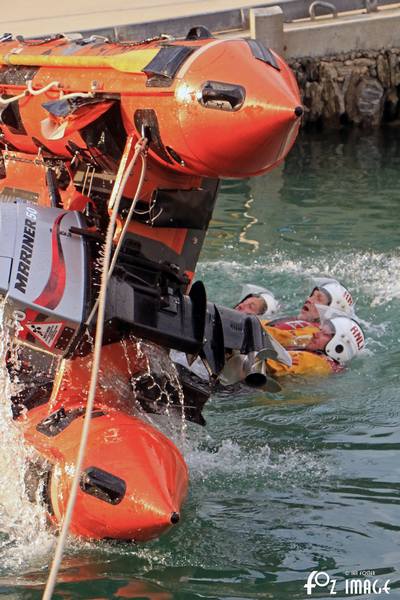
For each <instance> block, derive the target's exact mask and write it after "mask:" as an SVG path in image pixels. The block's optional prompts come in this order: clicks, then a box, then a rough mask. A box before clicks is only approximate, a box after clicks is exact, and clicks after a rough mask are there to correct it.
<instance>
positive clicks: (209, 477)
mask: <svg viewBox="0 0 400 600" xmlns="http://www.w3.org/2000/svg"><path fill="white" fill-rule="evenodd" d="M399 172H400V132H399V131H397V130H396V129H388V130H384V131H380V132H378V133H374V134H367V133H358V132H347V133H334V134H330V135H328V134H325V135H323V134H307V135H305V134H303V135H302V137H301V138H300V139H299V141H298V142H297V144H296V146H295V148H294V149H293V151H292V153H291V154H290V156H289V158H288V159H287V160H286V162H285V164H284V165H283V166H282V167H281V168H280V169H278V170H276V171H274V172H271V173H269V174H267V175H265V176H263V177H260V178H257V179H253V180H246V181H227V182H224V185H223V187H222V192H221V195H220V198H219V203H218V207H217V209H216V211H215V214H214V219H213V221H212V224H211V227H210V230H209V233H208V237H207V240H206V244H205V247H204V249H203V253H202V258H201V262H200V265H199V269H198V277H199V278H202V279H203V280H204V281H205V283H206V285H207V288H208V294H209V297H210V298H211V299H213V300H216V301H218V302H221V303H225V304H227V305H233V304H234V303H235V302H236V301H237V300H238V299H239V296H240V288H241V284H242V283H258V284H261V285H265V286H266V287H268V288H270V289H271V290H273V291H274V292H275V293H276V295H277V296H278V297H279V298H280V300H281V303H282V310H283V311H284V312H286V311H287V312H288V313H291V314H293V312H295V311H297V309H298V307H299V306H300V305H301V303H302V300H303V299H304V297H305V295H306V294H307V292H308V291H309V290H310V287H312V282H311V277H312V276H314V275H315V276H321V275H332V276H335V277H337V278H339V279H340V280H341V281H342V282H343V283H344V284H345V285H347V286H348V287H349V288H350V289H351V290H352V291H353V293H354V297H355V298H356V300H357V306H356V309H357V312H358V314H359V316H360V318H361V319H362V322H363V325H364V329H365V332H366V335H367V347H366V351H365V352H364V354H363V355H362V356H361V357H360V358H357V359H356V360H355V361H353V363H352V364H351V367H350V368H349V369H348V371H347V372H346V373H344V374H341V375H337V376H335V377H331V378H326V379H314V380H312V379H303V380H299V379H297V380H295V379H292V380H290V381H287V382H286V383H285V387H284V390H283V392H282V393H281V394H279V395H276V396H267V395H265V394H263V393H257V392H251V393H240V394H237V395H234V396H232V395H230V396H215V397H213V398H212V400H211V402H210V403H209V405H208V406H207V408H206V410H205V417H206V419H207V427H206V428H204V429H199V428H198V427H196V426H189V427H188V429H187V431H186V436H187V439H186V442H185V443H183V442H182V439H181V436H180V434H177V435H176V438H177V441H178V443H179V444H180V445H181V447H182V448H183V452H184V454H185V457H186V460H187V461H188V464H189V467H190V470H191V489H190V495H189V498H188V501H187V503H186V505H185V508H184V511H183V518H182V521H181V523H180V524H179V526H177V527H176V528H175V529H173V531H171V533H169V534H168V535H166V536H165V537H163V538H162V539H160V540H158V541H155V542H151V543H149V544H146V545H140V546H136V547H135V546H131V545H128V544H115V545H114V544H110V543H98V544H89V543H81V542H76V541H71V542H70V543H69V546H68V549H67V554H66V558H65V561H64V563H63V567H62V571H61V574H60V583H59V585H58V587H57V594H56V595H55V597H56V598H74V599H75V598H84V599H89V598H93V599H94V598H152V599H157V600H164V599H165V600H166V599H170V598H176V599H184V600H186V599H189V598H198V599H200V598H201V599H215V598H221V599H222V598H224V599H228V598H229V599H233V598H235V599H259V598H275V599H278V600H280V599H282V600H289V599H292V598H293V599H303V598H306V597H307V596H306V592H305V590H304V587H303V586H304V584H305V582H306V579H307V576H308V574H309V572H310V571H311V570H323V571H326V572H327V573H328V574H329V575H330V576H331V577H334V578H336V579H337V580H338V584H337V586H338V587H337V589H338V593H337V595H336V596H335V597H336V598H342V597H346V596H344V594H343V591H341V590H343V589H344V588H343V585H344V584H343V579H344V577H346V576H347V574H348V573H352V572H357V571H360V570H363V571H365V570H370V571H374V572H375V573H376V577H380V578H382V579H387V578H390V580H391V588H392V589H391V595H390V596H389V597H391V598H400V592H399V591H398V588H399V587H400V571H399V556H400V472H399V458H398V456H399V455H398V452H399V450H400V428H399V423H400V408H399V380H400V377H399V362H400V350H399V342H400V323H399V314H400V312H399V308H400V280H399V267H400V251H399V245H400V227H399V216H398V215H399V209H400V193H399V183H398V182H399ZM5 410H6V409H5V408H4V409H3V412H4V411H5ZM2 416H3V422H4V419H6V418H7V415H6V414H5V415H4V414H3V415H2ZM0 433H1V435H2V436H3V440H4V442H5V444H6V445H7V449H5V448H4V447H3V449H2V450H1V451H0V465H1V466H2V469H1V472H2V475H0V483H1V491H0V497H1V499H2V505H3V507H4V506H5V508H2V509H1V510H2V512H1V513H0V530H1V531H3V533H0V594H3V595H4V596H5V597H7V598H13V599H16V600H17V599H18V600H19V599H26V598H40V596H41V593H42V589H43V584H44V582H45V580H46V573H47V571H46V569H47V561H48V560H49V557H50V556H51V554H52V549H53V547H54V538H53V536H52V535H51V534H50V533H49V532H48V531H47V530H46V528H45V527H44V523H43V515H42V514H41V512H40V510H38V509H35V507H32V506H30V505H27V503H26V502H25V501H24V500H23V494H22V492H21V488H22V486H23V483H22V482H21V481H20V480H19V479H18V475H17V474H18V465H19V464H20V462H21V461H22V460H23V453H24V452H26V450H23V449H22V448H20V446H19V440H18V438H17V437H16V435H15V432H13V431H12V430H10V428H9V427H8V428H5V427H3V428H2V430H1V431H0ZM3 446H4V444H3ZM10 447H14V448H16V451H15V452H14V453H13V457H12V460H11V459H10V453H9V448H10ZM313 597H319V598H326V597H329V593H328V592H327V591H326V590H323V589H322V590H321V591H319V592H314V593H313ZM363 597H367V596H363ZM371 597H372V596H371Z"/></svg>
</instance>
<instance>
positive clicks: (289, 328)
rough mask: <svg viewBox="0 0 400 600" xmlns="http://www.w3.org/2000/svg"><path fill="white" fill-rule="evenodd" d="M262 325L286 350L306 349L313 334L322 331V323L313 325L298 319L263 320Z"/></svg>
mask: <svg viewBox="0 0 400 600" xmlns="http://www.w3.org/2000/svg"><path fill="white" fill-rule="evenodd" d="M261 325H262V326H263V328H264V329H265V331H266V332H267V333H269V334H270V335H271V336H272V337H273V338H275V339H276V341H277V342H279V343H280V344H281V345H282V346H283V347H284V348H305V346H306V345H307V344H308V342H309V341H310V340H311V338H312V336H313V334H314V333H317V332H318V331H319V330H320V323H318V322H313V323H311V322H310V321H303V320H302V319H298V318H296V317H293V318H291V317H285V318H283V319H275V320H273V321H263V320H262V321H261Z"/></svg>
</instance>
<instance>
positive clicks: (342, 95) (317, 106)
mask: <svg viewBox="0 0 400 600" xmlns="http://www.w3.org/2000/svg"><path fill="white" fill-rule="evenodd" d="M289 64H290V66H291V67H292V69H293V70H294V73H295V75H296V78H297V81H298V83H299V86H300V90H301V93H302V96H303V103H304V106H305V109H306V112H305V116H304V124H308V123H317V124H318V125H322V126H324V127H330V128H336V127H340V126H343V125H347V124H354V125H356V126H360V127H376V126H378V125H380V124H381V123H382V122H384V121H392V122H393V121H397V120H398V119H400V102H399V97H400V48H392V49H390V50H381V51H372V50H370V51H364V52H352V53H349V54H342V55H336V56H330V57H328V58H323V59H320V58H310V57H305V58H300V59H299V58H297V59H295V60H293V61H292V62H289Z"/></svg>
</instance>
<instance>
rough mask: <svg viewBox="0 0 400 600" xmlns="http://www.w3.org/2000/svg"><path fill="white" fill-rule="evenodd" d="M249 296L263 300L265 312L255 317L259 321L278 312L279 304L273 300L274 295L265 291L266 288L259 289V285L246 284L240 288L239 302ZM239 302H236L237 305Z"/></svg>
mask: <svg viewBox="0 0 400 600" xmlns="http://www.w3.org/2000/svg"><path fill="white" fill-rule="evenodd" d="M249 296H257V297H258V298H262V299H263V300H265V303H266V305H267V310H266V311H265V312H264V313H263V314H262V315H257V316H258V317H259V318H260V319H268V318H269V317H272V316H273V315H275V314H276V313H277V312H278V310H279V302H278V300H277V299H276V298H275V296H274V294H273V293H272V292H270V291H269V290H267V288H264V287H261V286H260V285H253V284H251V283H246V284H245V285H244V286H243V287H242V299H241V300H240V302H243V301H244V300H246V298H248V297H249ZM240 302H238V304H240Z"/></svg>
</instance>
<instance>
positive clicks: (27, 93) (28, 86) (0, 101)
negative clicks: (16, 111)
mask: <svg viewBox="0 0 400 600" xmlns="http://www.w3.org/2000/svg"><path fill="white" fill-rule="evenodd" d="M52 88H56V89H57V90H58V91H59V92H60V100H70V99H71V98H93V97H94V94H93V92H72V93H70V94H63V91H62V89H60V82H59V81H51V82H50V83H48V84H47V85H45V86H43V87H41V88H39V89H38V90H34V89H33V87H32V81H31V80H28V81H27V82H26V89H25V90H24V91H23V92H21V93H20V94H18V95H17V96H11V97H10V98H3V97H2V96H0V105H3V106H7V105H8V104H12V102H17V101H18V100H22V99H23V98H26V97H27V96H39V95H40V94H45V93H46V92H48V91H49V90H51V89H52Z"/></svg>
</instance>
